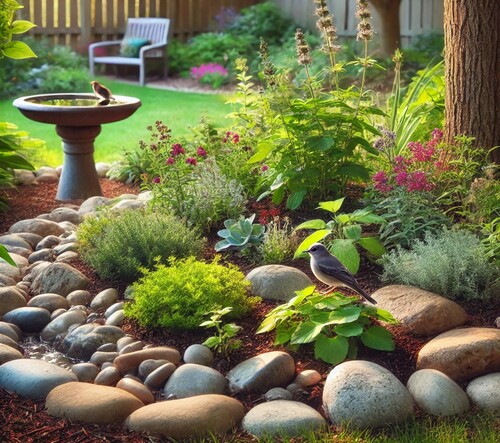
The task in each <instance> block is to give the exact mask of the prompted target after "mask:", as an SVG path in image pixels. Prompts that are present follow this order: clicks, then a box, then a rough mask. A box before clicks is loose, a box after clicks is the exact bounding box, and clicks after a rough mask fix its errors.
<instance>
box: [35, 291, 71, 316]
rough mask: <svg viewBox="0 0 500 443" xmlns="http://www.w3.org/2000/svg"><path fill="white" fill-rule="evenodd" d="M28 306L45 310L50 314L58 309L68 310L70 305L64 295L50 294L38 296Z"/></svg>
mask: <svg viewBox="0 0 500 443" xmlns="http://www.w3.org/2000/svg"><path fill="white" fill-rule="evenodd" d="M28 306H30V307H36V308H44V309H47V311H49V312H54V311H55V310H56V309H68V308H69V303H68V300H66V298H65V297H63V296H62V295H59V294H50V293H49V294H40V295H36V296H35V297H33V298H32V299H31V300H30V301H29V302H28Z"/></svg>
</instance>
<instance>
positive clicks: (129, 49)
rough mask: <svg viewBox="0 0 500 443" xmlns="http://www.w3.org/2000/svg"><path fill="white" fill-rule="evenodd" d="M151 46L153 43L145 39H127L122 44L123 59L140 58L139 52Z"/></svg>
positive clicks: (121, 53)
mask: <svg viewBox="0 0 500 443" xmlns="http://www.w3.org/2000/svg"><path fill="white" fill-rule="evenodd" d="M149 44H151V41H150V40H148V39H145V38H138V37H131V38H125V39H123V40H122V42H121V44H120V55H121V56H122V57H134V58H137V57H139V50H140V49H141V48H142V47H143V46H145V45H149Z"/></svg>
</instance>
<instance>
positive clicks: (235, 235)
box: [215, 214, 264, 252]
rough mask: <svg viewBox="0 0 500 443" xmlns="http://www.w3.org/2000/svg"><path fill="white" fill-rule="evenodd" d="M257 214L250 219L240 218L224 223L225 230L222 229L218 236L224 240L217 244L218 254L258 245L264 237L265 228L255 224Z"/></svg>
mask: <svg viewBox="0 0 500 443" xmlns="http://www.w3.org/2000/svg"><path fill="white" fill-rule="evenodd" d="M254 219H255V214H252V215H251V216H250V217H248V218H243V217H240V218H239V219H238V220H234V219H232V218H231V219H228V220H226V221H225V222H224V226H225V229H221V230H220V231H219V232H217V234H218V235H219V237H222V238H223V239H224V240H221V241H219V242H217V243H216V244H215V250H216V251H217V252H220V251H224V250H229V249H240V248H244V247H246V246H247V245H249V244H257V243H260V242H261V241H262V238H263V237H264V226H262V225H260V224H258V223H257V224H253V221H254Z"/></svg>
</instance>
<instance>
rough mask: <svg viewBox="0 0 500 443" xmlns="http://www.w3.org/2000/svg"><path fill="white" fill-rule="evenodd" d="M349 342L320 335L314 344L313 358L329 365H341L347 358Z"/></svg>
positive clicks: (341, 338)
mask: <svg viewBox="0 0 500 443" xmlns="http://www.w3.org/2000/svg"><path fill="white" fill-rule="evenodd" d="M348 349H349V342H348V340H347V339H346V338H345V337H342V336H340V335H339V336H337V337H333V338H329V337H327V336H326V335H324V334H320V335H319V336H318V338H317V339H316V343H315V344H314V358H319V359H321V360H323V361H325V362H327V363H329V364H331V365H338V364H339V363H342V362H343V361H344V360H345V359H346V357H347V351H348Z"/></svg>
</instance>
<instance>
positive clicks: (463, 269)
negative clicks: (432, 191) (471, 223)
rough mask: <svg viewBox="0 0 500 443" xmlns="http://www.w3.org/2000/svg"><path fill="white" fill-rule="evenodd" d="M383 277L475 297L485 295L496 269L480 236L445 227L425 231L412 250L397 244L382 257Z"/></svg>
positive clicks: (454, 295)
mask: <svg viewBox="0 0 500 443" xmlns="http://www.w3.org/2000/svg"><path fill="white" fill-rule="evenodd" d="M381 261H382V264H383V266H384V274H383V276H382V279H383V280H384V281H388V282H391V283H399V284H404V285H411V286H417V287H419V288H422V289H425V290H427V291H431V292H434V293H436V294H440V295H442V296H444V297H447V298H450V299H477V298H485V297H487V295H488V289H489V286H490V285H491V284H492V283H493V282H494V280H495V275H497V276H498V269H495V268H494V267H493V266H492V265H491V264H490V263H488V259H487V257H486V254H485V250H484V248H483V247H482V245H481V243H480V241H479V239H478V238H477V237H476V236H475V235H474V234H472V233H470V232H468V231H451V230H447V229H444V230H442V231H440V232H436V233H432V234H431V233H427V234H426V235H425V238H424V240H417V241H415V242H413V245H412V249H411V250H404V249H402V248H401V247H400V246H398V247H397V248H396V249H394V250H392V251H391V252H390V253H389V254H387V255H384V256H383V257H382V260H381Z"/></svg>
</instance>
